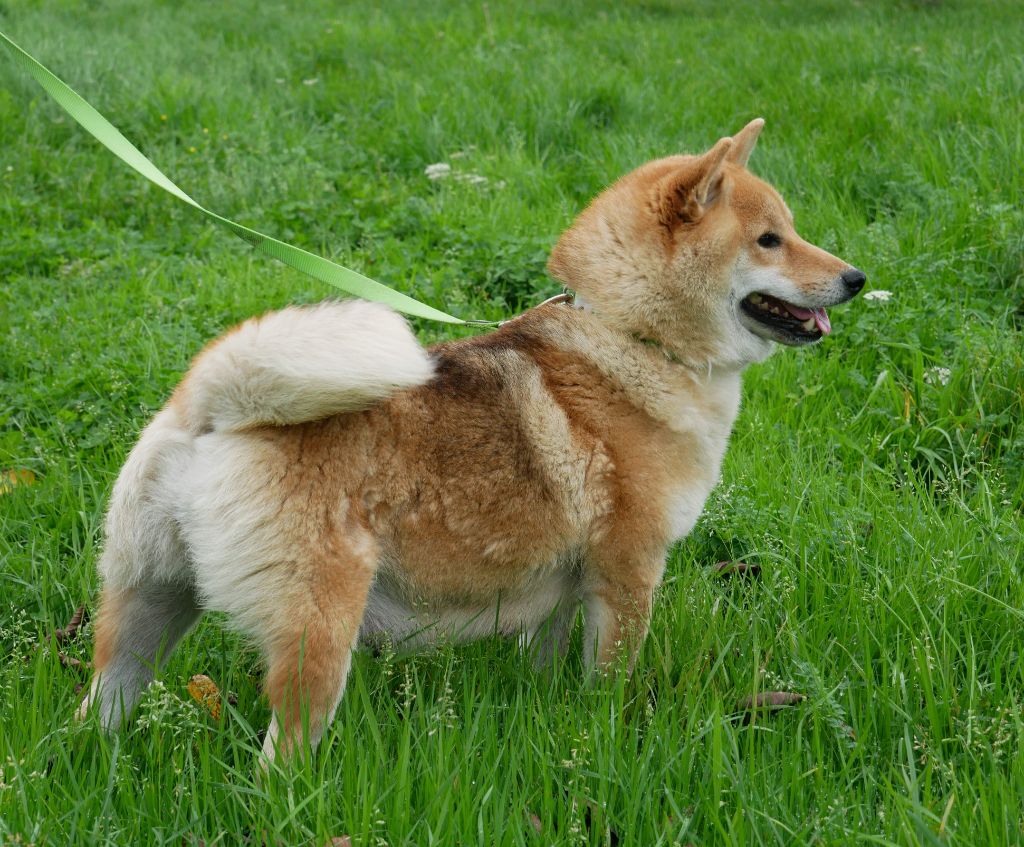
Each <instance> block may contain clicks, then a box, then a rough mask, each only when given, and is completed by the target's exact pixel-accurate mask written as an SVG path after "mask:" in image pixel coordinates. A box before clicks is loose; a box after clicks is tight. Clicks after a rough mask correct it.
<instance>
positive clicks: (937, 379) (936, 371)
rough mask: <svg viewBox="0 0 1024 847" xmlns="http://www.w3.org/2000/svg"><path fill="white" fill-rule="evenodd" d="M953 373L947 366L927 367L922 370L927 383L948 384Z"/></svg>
mask: <svg viewBox="0 0 1024 847" xmlns="http://www.w3.org/2000/svg"><path fill="white" fill-rule="evenodd" d="M952 375H953V373H952V371H950V369H949V368H940V367H934V368H928V370H926V371H925V372H924V381H925V382H927V383H928V384H929V385H949V378H950V377H951V376H952Z"/></svg>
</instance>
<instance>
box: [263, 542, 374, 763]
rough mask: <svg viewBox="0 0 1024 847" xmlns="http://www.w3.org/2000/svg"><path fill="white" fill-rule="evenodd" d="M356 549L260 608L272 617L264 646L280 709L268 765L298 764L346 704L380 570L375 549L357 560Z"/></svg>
mask: <svg viewBox="0 0 1024 847" xmlns="http://www.w3.org/2000/svg"><path fill="white" fill-rule="evenodd" d="M354 546H355V545H348V544H346V545H344V550H339V549H337V547H335V549H333V550H332V551H331V554H330V555H329V557H325V559H324V561H323V562H321V563H318V566H317V567H316V569H315V571H314V570H313V569H312V568H311V569H310V571H309V573H310V574H311V578H310V579H308V580H300V581H297V584H296V585H295V587H294V588H292V589H291V590H289V591H286V592H283V593H282V594H281V595H278V596H276V597H274V598H262V599H261V600H260V604H261V606H263V611H264V612H267V611H269V613H270V614H269V615H268V616H267V618H268V619H267V623H268V624H269V627H268V632H267V633H266V634H265V635H264V643H265V646H266V652H267V680H266V690H267V695H268V698H269V700H270V705H271V708H272V709H273V717H272V719H271V723H270V727H269V729H268V730H267V735H266V738H265V740H264V743H263V757H264V765H266V764H267V763H269V762H271V761H273V760H274V758H275V757H276V756H280V757H281V758H283V759H288V758H291V757H292V756H293V755H294V754H295V752H296V751H297V749H298V748H300V745H301V744H302V742H303V739H305V740H306V741H307V742H308V743H309V745H310V747H315V746H316V744H317V743H318V742H319V740H320V738H321V736H322V735H323V733H324V729H325V728H326V726H327V724H328V723H329V722H330V721H331V720H332V719H333V717H334V712H335V710H336V709H337V707H338V703H339V702H340V701H341V695H342V693H343V691H344V688H345V679H346V677H347V676H348V671H349V668H350V666H351V663H352V651H353V649H354V648H355V646H356V642H357V639H358V637H359V628H360V626H361V624H362V620H363V613H364V611H365V608H366V599H367V596H368V594H369V590H370V585H371V583H372V582H373V575H374V572H375V570H376V555H375V551H373V552H372V553H371V551H370V550H369V547H370V546H372V545H361V547H362V549H361V550H359V551H358V552H357V551H356V550H354V549H353V547H354ZM321 555H323V554H321ZM268 600H269V602H271V603H272V604H273V606H272V608H270V609H266V604H267V603H268Z"/></svg>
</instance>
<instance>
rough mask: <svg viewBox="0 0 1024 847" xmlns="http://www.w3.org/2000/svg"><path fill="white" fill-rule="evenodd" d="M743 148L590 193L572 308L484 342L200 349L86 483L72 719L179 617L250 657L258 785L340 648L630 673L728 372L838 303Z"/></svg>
mask: <svg viewBox="0 0 1024 847" xmlns="http://www.w3.org/2000/svg"><path fill="white" fill-rule="evenodd" d="M763 124H764V121H763V120H760V119H758V120H754V121H752V122H750V123H749V124H747V126H745V127H744V128H743V129H742V130H741V131H740V132H739V133H737V134H736V135H735V136H732V137H726V138H722V139H721V140H720V141H718V143H717V144H715V145H714V146H713V147H712V148H711V149H710V150H708V151H707V152H705V153H704V154H703V155H699V156H685V155H676V156H669V157H668V158H664V159H659V160H656V161H653V162H650V163H648V164H646V165H644V166H642V167H640V168H639V169H637V170H635V171H633V172H632V173H630V174H627V175H626V176H624V177H622V178H621V179H619V180H618V181H617V182H616V183H615V184H614V185H612V186H611V187H610V188H608V189H607V190H605V191H604V192H603V193H602V194H600V195H599V196H598V197H597V198H596V199H594V200H593V202H592V203H591V204H590V206H589V207H588V208H587V209H586V210H585V211H584V212H583V213H582V214H581V215H580V216H579V217H578V218H577V220H576V221H575V222H574V223H573V224H572V225H571V226H570V228H569V229H568V230H567V231H566V232H565V233H564V234H563V235H562V236H561V238H560V240H559V241H558V242H557V244H556V246H555V247H554V250H553V252H552V254H551V257H550V260H549V263H548V269H549V271H550V273H551V275H552V276H553V277H555V278H556V279H558V280H560V281H561V282H563V283H564V284H565V286H566V288H567V289H568V290H571V291H572V292H574V296H563V297H561V298H555V299H554V301H549V302H547V303H545V304H542V305H541V306H538V307H535V308H533V309H531V310H528V311H526V312H525V313H523V314H521V315H519V316H518V317H515V318H513V319H511V320H509V321H507V322H505V323H504V324H503V325H502V326H501V327H500V328H499V329H497V330H496V331H494V332H492V333H490V334H487V335H484V336H479V337H475V338H470V339H464V340H460V341H454V342H449V343H443V344H439V345H437V346H435V347H432V348H430V349H424V348H423V347H421V346H420V345H419V343H418V342H417V341H416V339H415V337H414V336H413V334H412V332H411V330H410V329H409V327H408V325H407V324H406V322H405V321H404V320H403V319H402V318H401V317H399V316H398V315H397V314H395V313H394V312H393V311H391V310H390V309H388V308H386V307H384V306H381V305H378V304H373V303H367V302H362V301H345V302H332V303H325V304H321V305H317V306H312V307H292V308H286V309H284V310H282V311H279V312H274V313H270V314H267V315H264V316H263V317H260V318H255V319H252V320H249V321H246V322H245V323H243V324H241V325H240V326H238V327H236V328H234V329H233V330H230V331H229V332H227V333H226V334H225V335H223V336H222V337H221V338H219V339H218V340H216V341H214V342H212V343H211V344H210V345H209V346H207V347H206V348H205V349H204V350H203V351H202V352H201V353H200V354H199V355H198V356H197V357H196V359H195V360H194V362H193V364H192V367H191V369H190V370H189V371H188V373H187V374H186V376H185V377H184V379H183V380H182V382H181V383H180V384H179V385H178V387H177V388H176V389H175V391H174V392H173V394H172V396H171V398H170V400H169V401H168V403H167V404H166V406H165V407H164V408H163V409H162V410H161V411H160V412H159V413H158V414H157V415H156V416H155V417H154V418H153V420H152V421H151V422H150V423H149V425H148V426H147V427H146V428H145V430H144V431H143V432H142V435H141V436H140V438H139V441H138V443H137V444H136V445H135V447H134V449H133V450H132V451H131V454H130V455H129V457H128V459H127V461H126V463H125V465H124V468H123V469H122V471H121V473H120V475H119V477H118V479H117V482H116V484H115V486H114V489H113V493H112V496H111V500H110V505H109V510H108V514H107V519H106V532H105V544H104V548H103V551H102V555H101V558H100V562H99V572H100V575H101V577H102V584H103V587H102V596H101V602H100V610H99V613H98V616H97V621H96V627H95V676H94V679H93V681H92V684H91V687H90V690H89V693H88V695H87V696H86V698H85V700H84V702H83V703H82V705H81V707H80V710H79V715H80V716H82V715H85V714H86V713H87V712H88V711H89V710H90V709H95V710H96V711H97V712H98V714H99V718H100V721H101V723H102V725H103V726H104V727H106V728H108V729H112V728H115V727H116V726H117V725H118V724H119V723H120V722H121V721H122V719H123V718H124V717H125V715H127V713H128V712H129V711H130V710H131V708H132V707H133V706H134V705H135V703H136V702H137V700H138V699H139V697H140V696H141V694H142V692H143V690H144V688H145V686H146V685H148V683H149V682H150V680H151V679H152V676H153V672H154V669H155V667H156V666H157V664H158V662H159V661H160V660H162V659H164V658H166V656H167V655H168V654H169V653H170V652H171V651H172V650H173V649H174V646H175V645H176V644H177V642H178V641H179V640H180V639H181V637H182V636H183V635H185V633H186V632H187V631H188V630H189V629H190V628H191V627H192V625H193V624H194V623H195V622H196V620H197V619H198V618H199V617H200V615H201V614H202V613H203V612H204V611H205V610H217V611H222V612H226V613H228V615H229V617H230V619H231V620H232V622H233V624H234V625H235V626H237V627H238V628H240V629H241V630H242V631H244V632H245V633H247V634H249V635H250V636H252V637H253V638H255V640H256V641H257V642H258V643H259V644H260V646H261V647H262V649H263V651H264V654H265V657H266V663H267V675H266V691H267V694H268V697H269V701H270V704H271V707H272V719H271V724H270V727H269V729H268V731H267V734H266V737H265V742H264V746H263V761H264V762H265V763H269V762H271V761H273V760H274V758H275V756H276V757H280V758H283V759H287V758H288V757H289V756H291V755H293V754H294V753H295V751H296V750H297V749H301V747H302V745H303V744H304V743H308V744H310V745H315V744H316V742H317V741H318V739H319V738H320V737H321V735H322V734H323V731H324V727H325V725H326V724H327V723H328V722H329V721H330V720H331V718H332V717H333V714H334V711H335V709H336V708H337V705H338V702H339V700H340V698H341V696H342V692H343V690H344V687H345V679H346V676H347V674H348V670H349V666H350V662H351V654H352V651H353V649H354V648H355V647H356V646H358V644H359V643H360V642H362V643H368V642H373V641H374V640H379V639H382V638H388V639H391V640H392V641H393V642H400V643H404V644H410V645H416V644H421V643H425V642H431V641H436V640H437V639H439V638H457V639H472V638H478V637H483V636H487V635H491V634H494V633H495V632H498V633H500V634H503V635H507V636H516V635H518V636H520V637H521V638H522V639H523V641H524V643H525V645H526V646H527V647H528V649H530V650H531V651H533V653H534V655H535V658H536V661H537V662H538V663H539V664H544V663H546V662H548V661H550V660H551V659H552V658H553V657H554V656H556V655H558V654H559V653H561V652H563V651H564V650H565V648H566V644H567V642H568V640H569V638H570V635H571V632H572V629H573V626H574V624H575V622H576V619H577V614H578V611H579V610H580V607H582V609H583V613H584V620H585V629H584V636H583V648H584V654H585V655H584V660H585V663H586V664H587V666H588V667H590V668H592V669H601V668H610V667H613V666H617V665H619V664H620V663H621V665H622V666H624V667H625V668H627V669H628V668H631V667H632V663H633V661H634V658H635V656H636V653H637V650H638V648H639V647H640V645H641V643H642V641H643V639H644V637H645V635H646V633H647V630H648V626H649V621H650V615H651V608H652V601H653V597H654V592H655V590H656V589H657V587H658V585H659V583H660V581H661V579H662V574H663V572H664V568H665V559H666V555H667V551H668V548H669V546H670V545H671V544H672V543H673V542H674V541H676V540H678V539H681V538H683V537H685V536H686V535H687V534H688V533H689V532H690V530H691V529H692V528H693V526H694V524H695V522H696V521H697V518H698V517H699V515H700V513H701V511H702V509H703V507H704V502H705V500H706V498H707V497H708V494H709V493H710V491H711V490H712V488H713V487H714V486H715V484H716V482H717V481H718V478H719V469H720V466H721V461H722V457H723V454H724V453H725V450H726V445H727V443H728V440H729V434H730V430H731V429H732V425H733V421H734V420H735V418H736V414H737V412H738V410H739V405H740V380H741V373H742V371H743V369H744V368H745V367H747V366H748V365H750V364H752V363H754V362H759V361H761V360H763V359H765V358H766V357H767V356H768V355H769V354H770V353H771V351H772V350H773V348H774V347H775V345H776V344H784V345H787V346H792V347H799V346H803V345H808V344H813V343H815V342H817V341H819V340H820V339H821V338H822V336H823V335H826V334H827V333H828V332H829V331H830V329H831V327H830V323H829V318H828V315H827V313H826V311H825V310H826V308H827V307H830V306H834V305H837V304H840V303H843V302H845V301H847V300H850V299H851V298H852V297H853V296H854V295H856V294H857V292H858V291H860V289H861V288H862V287H863V285H864V282H865V275H864V274H863V273H862V272H861V271H859V270H857V269H855V268H853V267H851V266H850V265H848V264H847V263H846V262H844V261H842V260H841V259H838V258H836V257H835V256H832V255H830V254H829V253H826V252H825V251H824V250H821V249H819V248H817V247H814V246H812V245H811V244H809V243H807V242H806V241H804V240H802V239H801V238H800V237H799V236H798V235H797V233H796V231H795V230H794V228H793V216H792V214H791V212H790V211H789V209H788V208H787V206H786V204H785V203H784V202H783V201H782V198H781V197H780V196H779V194H778V193H777V192H776V191H775V190H774V189H773V188H771V187H770V186H769V185H768V184H766V183H765V182H762V181H761V180H760V179H758V178H757V177H755V176H754V175H752V174H751V173H750V172H749V171H748V170H747V168H746V165H747V160H748V157H749V156H750V154H751V151H752V150H753V148H754V145H755V143H756V141H757V137H758V135H759V133H760V131H761V128H762V126H763ZM304 726H305V729H304Z"/></svg>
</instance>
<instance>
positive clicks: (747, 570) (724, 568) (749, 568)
mask: <svg viewBox="0 0 1024 847" xmlns="http://www.w3.org/2000/svg"><path fill="white" fill-rule="evenodd" d="M714 571H715V575H716V576H720V577H732V576H739V577H750V578H753V577H759V576H760V575H761V566H760V565H759V564H757V563H756V562H719V563H718V564H717V565H715V567H714Z"/></svg>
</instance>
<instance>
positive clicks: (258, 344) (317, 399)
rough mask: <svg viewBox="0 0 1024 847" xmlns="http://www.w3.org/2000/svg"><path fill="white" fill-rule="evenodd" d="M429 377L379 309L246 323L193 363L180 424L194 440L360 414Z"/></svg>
mask: <svg viewBox="0 0 1024 847" xmlns="http://www.w3.org/2000/svg"><path fill="white" fill-rule="evenodd" d="M432 374H433V366H432V365H431V362H430V358H429V356H428V355H427V352H426V350H424V349H423V348H422V347H421V346H420V345H419V343H418V342H417V341H416V337H415V336H414V335H413V334H412V331H411V330H410V329H409V326H408V324H406V322H405V320H403V319H402V317H401V316H400V315H398V314H397V313H396V312H394V311H392V310H391V309H389V308H388V307H387V306H383V305H381V304H379V303H368V302H366V301H363V300H348V301H344V302H340V303H339V302H331V303H323V304H321V305H319V306H309V307H291V308H287V309H283V310H282V311H280V312H271V313H270V314H268V315H264V316H262V317H260V318H253V319H251V320H248V321H246V322H245V323H244V324H242V325H241V326H240V327H239V328H238V329H237V330H236V331H235V332H232V333H229V334H228V335H226V336H225V337H224V338H223V339H221V340H220V341H219V342H217V343H216V344H215V345H213V346H212V347H211V348H210V349H209V350H207V351H206V352H205V353H204V354H203V355H201V356H199V358H198V359H197V360H196V362H195V365H193V367H192V370H191V372H190V373H189V375H188V379H187V383H186V385H187V389H186V393H185V398H186V408H187V411H186V416H187V420H188V424H189V427H190V429H192V430H193V431H194V432H196V433H202V432H209V431H210V430H211V429H212V430H219V431H227V432H238V431H240V430H244V429H249V428H251V427H254V426H258V425H260V424H276V425H282V424H294V423H301V422H303V421H311V420H317V419H318V418H324V417H327V416H329V415H335V414H339V413H341V412H352V411H356V410H359V409H365V408H366V407H367V406H370V405H372V404H373V403H375V402H377V401H378V400H382V399H384V398H385V397H387V396H389V395H390V394H392V393H394V392H395V391H396V390H399V389H403V388H412V387H414V386H417V385H422V384H423V383H425V382H427V381H428V380H429V379H430V377H431V376H432Z"/></svg>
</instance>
